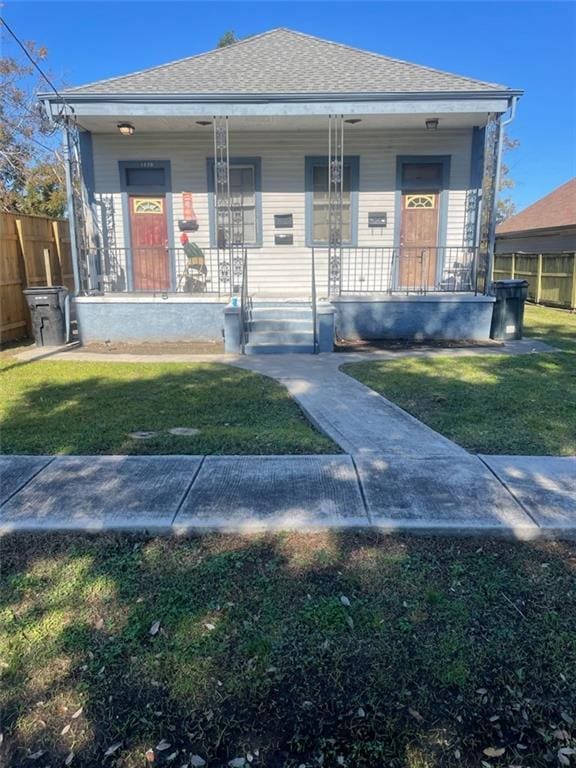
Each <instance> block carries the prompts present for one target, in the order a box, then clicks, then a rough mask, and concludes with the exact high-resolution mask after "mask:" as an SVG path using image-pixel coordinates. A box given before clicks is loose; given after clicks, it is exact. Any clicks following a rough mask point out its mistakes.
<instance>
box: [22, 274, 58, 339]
mask: <svg viewBox="0 0 576 768" xmlns="http://www.w3.org/2000/svg"><path fill="white" fill-rule="evenodd" d="M23 293H24V295H25V296H26V301H27V302H28V308H29V309H30V316H31V318H32V333H33V334H34V339H35V341H36V346H38V347H58V346H60V345H61V344H64V343H65V342H66V322H65V318H64V299H65V297H66V294H67V293H68V289H67V288H64V286H61V285H55V286H53V287H50V288H47V287H44V288H26V289H25V290H24V291H23Z"/></svg>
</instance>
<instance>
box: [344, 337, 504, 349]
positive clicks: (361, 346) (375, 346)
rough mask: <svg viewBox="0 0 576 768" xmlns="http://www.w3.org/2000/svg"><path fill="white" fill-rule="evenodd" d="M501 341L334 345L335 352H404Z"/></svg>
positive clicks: (353, 341)
mask: <svg viewBox="0 0 576 768" xmlns="http://www.w3.org/2000/svg"><path fill="white" fill-rule="evenodd" d="M502 346H504V345H503V344H502V343H501V342H499V341H493V340H492V339H488V340H486V341H474V340H471V339H460V340H456V341H443V340H442V341H434V340H432V339H431V340H428V341H414V340H412V339H338V340H337V341H336V344H335V345H334V352H378V351H381V350H386V351H387V352H404V351H405V350H407V349H466V348H470V347H472V348H478V347H484V348H486V347H488V348H491V347H502Z"/></svg>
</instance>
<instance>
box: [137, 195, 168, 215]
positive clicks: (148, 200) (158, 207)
mask: <svg viewBox="0 0 576 768" xmlns="http://www.w3.org/2000/svg"><path fill="white" fill-rule="evenodd" d="M162 203H163V200H162V198H161V197H157V198H156V197H154V198H152V197H142V198H141V197H135V198H134V213H162V212H163V206H162Z"/></svg>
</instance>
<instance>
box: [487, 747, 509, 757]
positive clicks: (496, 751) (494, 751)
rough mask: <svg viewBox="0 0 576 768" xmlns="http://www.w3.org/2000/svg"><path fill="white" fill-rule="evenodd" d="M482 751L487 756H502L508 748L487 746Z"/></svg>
mask: <svg viewBox="0 0 576 768" xmlns="http://www.w3.org/2000/svg"><path fill="white" fill-rule="evenodd" d="M482 752H483V754H485V755H486V757H502V755H503V754H504V752H506V750H505V748H504V747H486V749H483V750H482Z"/></svg>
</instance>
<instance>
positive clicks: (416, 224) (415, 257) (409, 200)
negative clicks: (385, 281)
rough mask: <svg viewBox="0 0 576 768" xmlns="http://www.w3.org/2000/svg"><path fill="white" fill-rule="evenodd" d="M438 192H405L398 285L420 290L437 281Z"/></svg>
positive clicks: (431, 285)
mask: <svg viewBox="0 0 576 768" xmlns="http://www.w3.org/2000/svg"><path fill="white" fill-rule="evenodd" d="M439 199H440V195H439V194H438V192H422V193H418V192H404V193H403V194H402V220H401V227H400V266H399V275H398V287H400V288H408V289H413V290H419V289H423V288H432V287H433V286H434V285H435V283H436V263H437V257H436V247H437V245H438V203H439Z"/></svg>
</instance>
